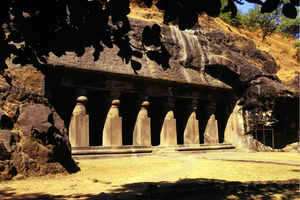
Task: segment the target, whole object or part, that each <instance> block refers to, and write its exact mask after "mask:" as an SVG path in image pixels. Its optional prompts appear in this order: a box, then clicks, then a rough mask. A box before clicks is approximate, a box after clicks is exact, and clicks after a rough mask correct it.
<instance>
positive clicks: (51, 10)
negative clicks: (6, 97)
mask: <svg viewBox="0 0 300 200" xmlns="http://www.w3.org/2000/svg"><path fill="white" fill-rule="evenodd" d="M137 1H140V2H142V3H143V4H144V5H146V6H147V7H150V6H152V5H153V4H155V6H156V7H157V8H158V9H160V10H162V11H163V12H164V23H165V24H169V23H170V22H172V21H174V20H178V21H179V28H180V29H182V30H183V29H187V28H191V27H193V26H194V25H195V23H196V22H197V20H198V14H201V13H203V12H205V13H207V14H208V15H209V16H213V17H216V16H218V15H219V14H220V13H221V12H224V13H230V14H231V15H230V17H231V18H233V17H235V16H237V14H238V12H237V8H236V5H235V3H240V4H241V3H243V0H227V2H228V3H227V5H226V6H225V7H224V8H222V9H221V0H209V1H204V0H203V1H200V0H199V1H195V0H156V1H153V0H137ZM247 1H248V2H251V3H255V4H260V5H262V6H263V8H264V10H262V11H264V12H269V11H273V9H276V8H277V7H278V5H279V4H278V5H277V4H276V5H275V4H274V3H272V2H273V1H276V2H277V1H280V0H266V1H265V2H264V3H263V2H261V1H260V0H247ZM297 2H298V1H297V0H296V1H295V0H290V3H289V6H286V8H285V9H283V10H282V12H283V14H284V15H286V16H288V17H294V14H293V15H292V14H291V13H295V12H294V9H295V6H299V5H297ZM129 3H130V0H43V1H41V0H1V1H0V23H1V26H2V29H1V30H0V37H1V38H0V49H1V52H2V53H1V54H0V59H1V60H0V69H1V70H3V69H5V68H7V66H6V64H5V60H6V59H7V58H9V57H10V56H11V55H14V59H13V62H14V63H16V64H21V65H26V64H33V65H34V66H37V67H38V66H40V64H41V63H43V62H46V58H47V57H48V56H49V53H50V52H52V53H54V54H55V55H56V56H58V57H60V56H62V55H64V54H65V53H66V51H73V52H75V53H76V55H77V56H82V55H83V54H84V53H85V47H91V46H92V47H93V48H94V49H95V52H94V60H98V58H99V56H100V53H101V52H102V51H103V49H104V46H106V47H108V48H112V47H113V46H117V47H118V48H119V49H120V51H119V53H118V55H119V56H120V57H121V58H122V59H123V60H124V61H125V62H127V63H128V62H132V63H136V62H134V60H133V56H134V55H135V54H136V52H135V51H134V49H133V48H132V46H131V44H130V39H129V37H128V36H127V33H128V31H129V30H130V24H129V20H128V18H127V15H128V14H129V13H130V8H129ZM285 5H286V4H285ZM134 65H135V66H136V64H134Z"/></svg>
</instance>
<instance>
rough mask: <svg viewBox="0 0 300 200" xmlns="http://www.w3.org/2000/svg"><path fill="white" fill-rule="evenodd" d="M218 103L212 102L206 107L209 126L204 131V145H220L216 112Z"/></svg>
mask: <svg viewBox="0 0 300 200" xmlns="http://www.w3.org/2000/svg"><path fill="white" fill-rule="evenodd" d="M216 105H217V103H216V102H214V101H210V102H209V104H208V105H207V106H206V114H207V119H208V121H207V125H206V128H205V131H204V144H218V143H219V132H218V121H217V120H216V116H215V111H216Z"/></svg>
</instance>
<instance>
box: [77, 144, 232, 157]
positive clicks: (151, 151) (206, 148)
mask: <svg viewBox="0 0 300 200" xmlns="http://www.w3.org/2000/svg"><path fill="white" fill-rule="evenodd" d="M234 148H235V147H234V146H233V145H231V144H228V143H224V144H193V145H172V146H130V145H128V146H111V147H103V146H91V147H75V148H72V157H73V158H74V159H75V160H82V159H101V158H120V157H139V156H150V155H175V154H178V153H204V152H212V151H228V150H234Z"/></svg>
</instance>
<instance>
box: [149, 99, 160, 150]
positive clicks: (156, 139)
mask: <svg viewBox="0 0 300 200" xmlns="http://www.w3.org/2000/svg"><path fill="white" fill-rule="evenodd" d="M148 116H149V118H150V120H151V121H150V124H151V145H152V146H159V145H160V131H161V127H162V107H161V99H160V98H159V97H155V96H150V97H149V108H148Z"/></svg>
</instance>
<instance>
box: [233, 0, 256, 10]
mask: <svg viewBox="0 0 300 200" xmlns="http://www.w3.org/2000/svg"><path fill="white" fill-rule="evenodd" d="M243 2H244V5H240V4H238V3H236V4H235V5H236V7H237V8H238V9H240V10H242V12H243V13H247V12H248V10H249V9H251V8H253V7H254V5H255V4H253V3H248V2H247V1H245V0H244V1H243Z"/></svg>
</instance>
